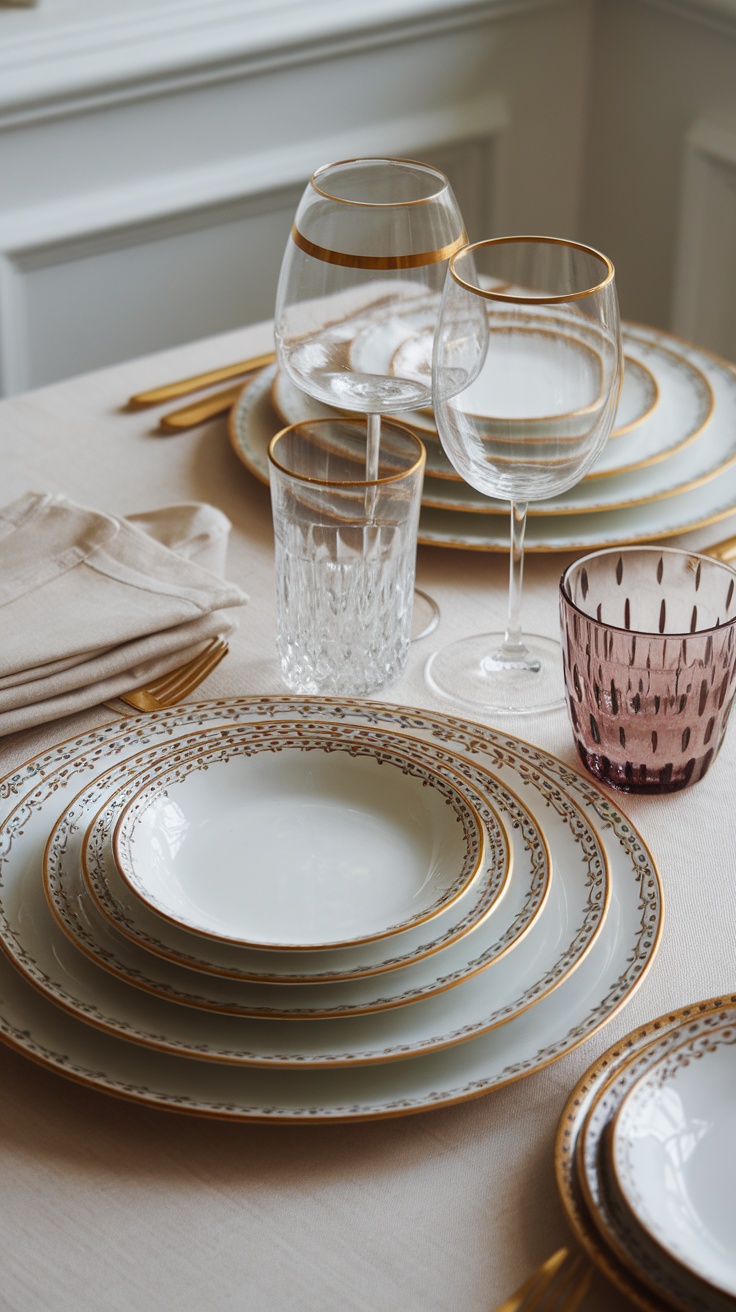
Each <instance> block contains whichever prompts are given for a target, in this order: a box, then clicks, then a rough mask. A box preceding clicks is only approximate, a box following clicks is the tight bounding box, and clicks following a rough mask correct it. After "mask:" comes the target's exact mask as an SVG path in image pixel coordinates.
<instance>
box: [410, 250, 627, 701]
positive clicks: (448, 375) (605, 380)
mask: <svg viewBox="0 0 736 1312" xmlns="http://www.w3.org/2000/svg"><path fill="white" fill-rule="evenodd" d="M621 377H622V348H621V328H620V322H619V311H618V299H617V295H616V287H615V279H614V269H613V265H612V264H611V261H610V260H609V259H607V258H606V256H605V255H602V254H600V252H599V251H596V250H593V249H592V248H591V247H588V246H582V245H580V244H578V243H576V242H571V241H565V240H563V239H561V238H556V237H525V236H520V237H501V238H496V239H493V240H490V241H483V242H478V243H476V244H475V245H472V246H466V247H465V248H463V249H462V250H461V251H459V252H457V253H456V254H455V255H454V256H453V257H452V258H451V260H450V263H449V267H448V271H447V278H446V284H445V291H444V295H443V299H442V306H441V310H440V315H439V322H438V325H437V332H436V336H435V344H434V366H433V380H434V389H433V400H434V411H435V419H436V423H437V430H438V432H439V435H440V440H441V442H442V445H443V447H444V449H445V451H446V452H447V455H448V456H449V459H450V461H451V462H452V464H453V466H454V467H455V469H456V470H457V472H458V473H459V474H460V475H461V477H462V478H463V479H465V481H466V482H467V483H469V484H470V485H471V487H473V488H475V489H476V490H477V491H478V492H483V493H486V494H487V495H488V496H494V497H498V498H501V499H502V500H504V501H507V502H509V503H510V507H511V549H510V581H509V603H508V618H507V624H506V631H505V633H498V634H488V633H487V634H480V635H476V636H475V637H472V638H467V639H463V640H460V641H459V642H456V643H453V644H452V645H451V646H449V647H445V648H444V649H441V650H440V651H438V652H436V653H435V654H434V655H433V656H432V657H431V658H430V660H429V662H428V665H427V680H428V682H429V684H430V686H431V687H432V688H433V689H434V691H435V692H438V693H440V694H441V695H442V696H444V697H447V698H449V699H450V700H452V701H456V702H458V703H460V704H462V705H463V706H469V707H471V708H472V709H473V710H475V711H494V710H495V711H516V712H522V713H523V712H530V711H542V710H550V709H552V708H554V707H556V706H561V705H562V704H563V702H564V685H563V678H562V661H561V652H560V645H559V643H558V642H557V641H554V640H552V639H550V638H546V637H543V636H539V635H532V636H526V635H525V636H522V629H521V590H522V578H523V562H524V554H523V553H524V529H525V526H526V515H527V508H528V505H529V502H530V501H533V500H534V499H539V500H543V499H545V498H548V497H552V496H555V495H557V494H558V493H561V492H565V491H566V490H567V489H568V488H570V487H572V486H573V485H574V484H575V483H577V482H578V481H579V480H580V479H581V478H582V477H583V475H584V474H585V473H586V471H587V470H588V469H590V467H591V465H592V464H593V463H594V461H595V459H596V457H597V456H598V454H599V453H600V451H601V448H602V447H603V445H604V443H605V441H606V439H607V437H608V434H609V432H610V430H611V427H612V424H613V419H614V415H615V411H616V406H617V403H618V396H619V390H620V386H621Z"/></svg>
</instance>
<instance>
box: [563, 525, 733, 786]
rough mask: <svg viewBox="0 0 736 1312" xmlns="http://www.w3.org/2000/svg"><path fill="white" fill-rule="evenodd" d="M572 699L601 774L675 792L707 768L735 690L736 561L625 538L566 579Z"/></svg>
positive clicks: (592, 765)
mask: <svg viewBox="0 0 736 1312" xmlns="http://www.w3.org/2000/svg"><path fill="white" fill-rule="evenodd" d="M560 623H561V629H562V651H563V665H564V671H565V690H566V694H567V705H568V710H569V712H570V719H571V721H572V728H573V733H574V736H575V741H576V744H577V748H578V752H579V753H580V757H581V759H582V761H583V763H584V765H585V766H586V767H587V769H588V770H590V772H591V774H594V775H595V776H596V778H597V779H600V780H601V782H602V783H605V784H608V785H609V786H610V787H612V788H620V789H623V790H624V791H626V792H632V793H669V792H675V791H676V790H677V789H679V788H686V787H687V785H688V784H693V783H696V782H697V781H698V780H699V779H702V778H703V775H704V774H705V773H706V771H707V770H708V768H709V767H710V765H711V764H712V762H713V760H714V759H715V757H716V755H717V753H718V750H719V748H720V746H721V743H722V741H723V737H724V734H725V731H726V725H727V723H728V717H729V714H730V711H731V704H732V701H733V696H734V691H736V571H734V570H733V569H731V567H730V566H729V565H724V564H722V563H721V562H720V561H717V560H714V559H713V558H712V557H710V556H700V555H693V554H692V553H691V552H687V551H677V550H674V549H672V548H662V547H615V548H612V549H610V550H605V551H596V552H593V553H592V554H591V555H588V556H583V558H582V559H581V560H577V561H575V563H574V564H573V565H570V566H569V567H568V569H566V570H565V573H564V574H563V576H562V579H561V581H560Z"/></svg>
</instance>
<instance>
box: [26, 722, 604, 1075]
mask: <svg viewBox="0 0 736 1312" xmlns="http://www.w3.org/2000/svg"><path fill="white" fill-rule="evenodd" d="M324 719H325V720H327V717H326V716H325V717H324ZM329 727H330V726H329V721H328V722H327V728H329ZM350 730H351V726H350V725H348V724H345V723H341V725H340V733H341V736H342V738H343V741H344V742H345V743H347V736H348V735H349V733H350ZM259 731H260V733H262V734H264V735H266V736H267V737H269V739H270V738H271V737H272V736H273V734H274V733H278V735H279V737H280V738H281V740H282V742H284V743H286V742H287V741H289V740H291V739H293V737H294V736H295V734H298V733H300V732H301V733H305V734H306V735H307V736H308V737H310V738H313V736H314V733H315V731H316V724H315V721H313V720H306V719H303V720H301V721H300V722H299V724H295V722H294V721H293V720H283V721H279V722H277V723H276V722H273V721H271V722H266V723H263V724H261V726H260V729H259V727H257V726H256V724H255V723H254V722H253V721H251V722H250V723H249V725H248V735H247V736H249V737H250V739H251V741H255V739H256V737H257V735H258V733H259ZM149 733H150V735H151V737H152V738H154V740H155V738H156V724H155V721H154V720H151V721H150V722H149ZM232 733H233V728H232V725H231V726H229V727H228V735H232ZM353 733H354V738H355V741H356V742H360V743H361V745H365V744H370V743H371V741H372V740H374V739H375V742H376V743H378V744H380V743H384V742H385V734H386V727H385V726H377V727H375V728H371V727H369V726H367V725H365V724H359V725H357V726H354V727H353ZM194 737H195V738H196V737H197V735H196V734H195V735H194ZM200 742H201V739H200ZM182 745H183V744H182ZM142 747H143V744H142V743H141V745H140V747H139V751H138V753H136V755H134V756H133V757H129V758H126V759H125V761H124V762H122V763H121V764H120V767H119V772H118V773H119V777H120V778H121V779H122V778H125V777H127V776H128V775H129V774H130V775H133V774H135V772H136V770H137V769H138V764H139V760H140V754H141V750H142ZM432 747H433V751H434V752H436V753H437V754H438V756H439V757H440V758H441V756H442V745H441V744H439V743H435V744H433V745H432ZM103 759H104V753H103ZM464 769H465V773H466V775H467V777H468V778H469V779H470V782H471V783H472V782H473V770H474V767H473V763H472V761H470V760H469V761H468V762H467V764H466V765H465V767H464ZM493 770H494V773H495V774H497V776H498V777H499V778H500V780H501V782H502V783H506V784H507V785H508V786H510V785H511V784H512V783H513V784H517V785H519V786H520V785H521V782H522V780H521V775H520V773H519V772H517V770H516V768H515V765H514V763H513V762H512V761H509V760H507V761H504V760H503V759H502V758H501V757H500V756H499V757H497V758H496V759H494V761H493ZM83 772H84V763H82V768H81V769H80V771H79V774H80V775H81V774H83ZM95 778H96V776H95ZM525 782H526V785H527V786H526V790H525V794H526V795H525V799H524V800H525V806H526V808H527V809H528V810H529V811H530V812H531V814H532V815H533V816H534V817H535V818H536V819H537V820H539V819H540V817H542V818H543V823H544V828H545V832H546V834H547V836H548V842H549V846H550V852H551V858H552V866H553V877H552V881H551V888H550V894H549V896H548V898H547V901H546V904H545V906H544V908H543V910H542V912H541V914H540V915H539V917H538V918H537V919H536V920H535V921H534V923H533V925H532V927H531V929H530V931H529V934H528V935H526V936H525V937H524V938H523V939H522V941H521V942H519V943H518V945H517V946H516V947H515V949H514V951H513V952H510V953H508V954H507V955H504V956H501V957H500V958H498V959H497V960H495V961H493V962H491V963H490V964H489V965H488V966H486V967H485V968H484V969H483V970H482V972H480V973H479V972H478V971H477V970H476V971H474V972H473V973H471V974H470V975H468V976H467V978H465V979H462V980H461V981H460V982H459V983H456V984H455V985H454V987H452V988H446V989H445V990H444V991H443V992H441V993H435V992H433V993H431V995H430V996H427V997H423V996H422V995H421V993H420V995H419V997H418V998H417V999H416V1000H414V1001H413V1002H412V1005H411V1006H400V1007H394V1008H392V1009H390V1010H384V1011H381V1012H376V1013H375V1014H373V1013H369V1014H358V1015H355V1016H353V1015H351V1014H348V1015H346V1016H345V1015H337V1016H336V1017H333V1018H329V1019H322V1018H316V1017H314V1016H309V1017H308V1018H305V1017H301V1016H299V1017H297V1018H296V1019H294V1020H287V1019H286V1018H280V1017H279V1018H275V1019H274V1018H269V1019H266V1018H265V1017H258V1018H256V1019H249V1018H247V1017H241V1016H237V1015H236V1016H233V1015H229V1014H215V1013H211V1012H208V1013H206V1014H204V1013H203V1012H202V1011H201V1010H199V1009H196V1010H195V1009H194V1008H189V1007H186V1006H181V1005H179V1003H178V1002H176V1003H175V1002H172V1001H171V1000H169V999H168V998H162V997H153V996H151V995H149V994H146V993H143V992H142V991H140V990H139V989H138V988H135V987H131V986H130V985H129V984H127V983H125V982H124V981H123V980H121V979H119V978H116V977H115V976H113V975H111V974H110V973H108V972H106V971H104V970H101V969H100V968H99V967H97V966H96V965H95V964H94V962H92V961H90V960H89V958H88V957H86V956H82V955H80V954H79V953H77V952H76V951H75V950H74V948H73V946H72V945H71V943H70V942H69V940H68V938H67V937H66V935H64V934H62V933H61V932H60V930H59V929H58V926H57V924H56V922H55V920H54V918H53V917H52V915H51V913H50V911H49V908H48V904H47V902H46V900H45V898H44V891H43V886H42V882H41V881H39V879H38V877H37V870H38V867H39V864H40V863H42V860H43V842H44V838H45V837H46V835H47V833H48V822H49V821H50V820H52V819H53V814H54V811H53V808H54V807H55V804H56V798H55V788H54V784H55V775H54V773H53V772H51V774H50V775H49V777H48V778H47V779H45V780H44V782H43V783H42V784H41V785H40V786H39V787H38V788H37V789H36V790H34V791H33V792H32V793H31V794H29V796H28V797H27V798H26V799H25V801H24V804H23V805H21V806H20V807H17V808H15V809H14V810H13V811H12V812H11V814H10V816H9V817H8V818H7V819H6V820H5V821H4V822H3V823H0V845H1V846H0V943H1V944H2V946H3V948H4V950H5V951H6V952H7V953H8V954H9V955H10V956H11V957H12V959H13V961H14V963H15V965H16V966H17V968H18V969H19V970H21V971H22V972H24V973H25V974H26V975H27V977H28V979H29V980H30V981H31V982H32V983H34V984H35V986H36V987H37V988H38V989H40V990H41V991H43V992H45V993H46V994H47V995H48V996H49V997H50V998H51V999H52V1000H53V1001H54V1002H56V1003H57V1004H58V1005H59V1006H62V1007H64V1008H65V1009H66V1010H68V1011H71V1012H72V1013H73V1014H76V1015H79V1016H81V1017H82V1018H83V1019H84V1020H86V1021H87V1023H89V1024H91V1025H96V1026H98V1027H99V1028H100V1029H104V1030H106V1031H107V1032H109V1033H113V1034H117V1035H120V1036H124V1037H126V1038H129V1039H131V1040H134V1041H135V1042H137V1043H140V1044H142V1045H144V1046H149V1047H152V1048H159V1049H161V1050H165V1051H170V1052H175V1053H177V1054H178V1055H186V1056H193V1057H199V1058H200V1059H202V1060H206V1061H222V1062H231V1063H233V1064H245V1065H268V1066H287V1067H302V1068H307V1067H310V1068H312V1067H321V1066H343V1065H350V1064H356V1065H367V1064H371V1063H375V1062H387V1061H399V1060H404V1059H405V1058H406V1057H407V1056H409V1055H412V1054H414V1053H419V1052H429V1051H435V1050H440V1049H442V1048H447V1047H451V1046H454V1045H455V1044H458V1043H464V1042H467V1041H468V1040H469V1039H470V1038H472V1037H474V1036H475V1035H477V1034H480V1033H487V1032H489V1031H490V1030H491V1029H495V1028H497V1027H498V1026H500V1025H504V1024H508V1023H509V1021H510V1020H511V1019H513V1018H514V1017H515V1016H517V1015H520V1014H521V1013H522V1012H523V1011H526V1010H527V1009H529V1008H531V1007H533V1006H536V1005H539V1001H540V1000H541V999H542V998H543V997H544V996H545V995H547V994H549V993H551V992H552V991H554V990H555V989H557V988H558V987H559V986H560V985H561V984H562V982H563V981H564V979H565V978H566V977H567V976H568V975H569V974H571V973H572V972H573V971H577V970H579V969H580V966H581V963H582V962H583V961H584V960H585V957H586V956H587V954H588V953H589V951H590V950H591V948H592V946H593V944H594V943H595V941H596V938H597V937H598V936H599V934H600V933H601V932H602V929H603V926H604V924H605V916H606V911H607V908H608V903H609V898H610V878H609V869H608V860H607V855H606V853H605V851H604V849H603V847H602V840H601V839H599V837H598V836H597V834H596V833H595V831H594V830H593V828H592V825H591V823H590V822H589V821H588V819H587V818H586V817H585V815H584V814H583V812H582V808H580V807H577V806H576V805H575V804H574V803H573V801H572V800H571V799H570V797H569V795H568V794H567V793H566V792H565V791H563V790H562V789H560V788H559V787H556V788H552V787H550V785H549V784H547V783H546V782H545V778H544V776H543V775H541V774H538V773H536V772H528V777H527V779H526V781H525ZM105 786H110V787H112V788H114V786H115V777H114V775H111V774H108V776H107V778H106V781H105ZM79 813H80V815H81V822H80V824H79V833H80V834H81V832H83V829H84V822H83V821H84V815H85V799H84V797H83V796H82V797H80V799H79ZM74 828H75V826H74V824H73V823H72V824H70V825H67V826H66V828H65V831H64V841H63V842H62V843H61V844H59V845H58V856H59V858H61V857H62V855H63V853H64V851H65V848H68V849H69V852H70V856H71V859H72V860H75V859H76V853H75V851H74V850H73V849H74V844H75V836H74V834H73V832H72V830H73V829H74ZM52 842H53V840H52V839H49V840H48V841H47V844H46V847H47V853H46V860H47V868H48V869H49V877H48V879H47V883H50V881H51V876H52V871H51V867H50V861H49V857H50V853H51V846H52ZM491 932H492V931H491ZM461 942H462V949H464V948H465V946H466V944H465V942H464V940H462V941H461ZM474 942H475V935H473V936H472V938H470V939H469V943H468V947H469V950H470V951H471V952H472V950H473V944H474ZM481 955H482V949H481ZM466 969H467V967H466Z"/></svg>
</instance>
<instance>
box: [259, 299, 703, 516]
mask: <svg viewBox="0 0 736 1312" xmlns="http://www.w3.org/2000/svg"><path fill="white" fill-rule="evenodd" d="M549 337H550V333H549V325H548V320H547V319H544V320H542V319H540V332H539V341H540V342H545V341H547V340H548V338H549ZM571 340H572V341H573V342H574V341H575V340H576V339H575V337H574V336H572V337H571ZM624 343H625V348H626V353H625V356H624V378H623V384H622V389H621V398H620V401H619V407H618V412H617V414H618V415H619V416H620V420H621V423H620V424H619V425H618V426H616V427H614V429H613V431H612V434H611V438H610V439H609V441H608V442H607V443H606V446H605V447H604V449H603V451H602V452H601V454H600V456H599V458H598V460H597V462H596V464H595V466H594V468H593V469H592V470H591V471H590V472H589V473H588V474H587V475H586V477H585V479H584V480H583V483H584V484H586V483H588V482H590V481H595V480H598V479H606V480H608V479H610V478H611V477H613V476H618V475H623V474H630V473H631V472H633V471H635V470H640V469H646V468H648V467H649V466H651V465H654V464H657V463H659V462H661V461H663V460H668V459H670V458H671V457H672V456H674V455H676V454H677V453H678V452H682V451H683V450H684V449H685V448H686V447H688V446H689V445H690V444H691V443H692V442H694V441H695V439H696V438H697V437H698V436H699V435H700V434H701V433H702V432H703V431H704V429H705V428H706V426H707V424H708V422H709V420H710V418H711V415H712V411H713V406H714V395H713V388H712V386H711V383H710V381H709V379H708V377H707V375H706V373H705V372H704V370H703V368H702V367H700V366H699V365H698V363H696V361H695V360H691V359H689V358H687V356H686V355H685V354H684V353H683V346H682V344H680V343H678V342H677V341H676V339H674V338H671V337H670V336H668V335H664V334H661V333H658V332H657V333H653V332H652V331H651V330H648V329H644V328H640V327H638V326H635V325H625V326H624ZM580 346H581V349H584V350H585V352H588V353H589V346H588V344H587V342H583V343H581V344H580ZM543 363H544V360H543V358H541V359H540V375H541V376H544V375H545V371H544V370H543V369H542V368H541V366H542V365H543ZM268 376H269V377H271V378H272V383H271V400H272V404H273V407H274V410H275V411H276V413H277V415H278V417H279V420H280V421H281V422H282V423H283V424H286V423H297V422H300V421H301V420H304V419H314V418H319V417H321V416H323V415H324V414H325V413H327V412H328V411H329V412H330V413H331V414H334V415H337V414H338V412H337V411H330V410H329V407H327V409H326V408H325V407H324V405H323V404H322V403H321V402H318V401H315V400H314V399H313V398H312V397H309V396H307V395H306V394H305V393H304V392H302V391H300V390H299V388H297V387H296V386H295V384H294V383H293V382H292V381H291V380H290V379H289V377H288V376H287V375H286V374H285V373H283V372H282V371H279V370H277V369H276V367H275V366H274V367H273V368H272V369H271V370H270V372H269V375H268ZM592 385H593V384H592V382H591V386H592ZM471 391H472V389H471ZM469 404H470V402H469ZM539 404H540V406H541V408H542V409H543V408H544V406H543V403H542V398H540V402H539ZM393 418H395V419H397V420H399V421H401V422H403V423H406V424H409V425H410V426H411V427H414V428H416V430H417V431H418V432H419V434H420V436H421V437H423V439H424V441H425V445H426V447H427V482H426V484H425V497H424V500H425V503H426V504H428V505H429V504H432V505H438V506H442V505H445V506H446V507H447V508H451V505H452V503H451V500H450V497H451V489H450V488H449V487H443V486H442V484H440V485H439V486H436V485H435V482H434V480H436V479H440V480H445V481H446V480H450V481H451V482H454V483H456V484H459V486H460V489H461V490H458V489H457V488H456V489H455V490H454V496H455V498H456V499H457V497H458V496H460V497H463V498H464V500H465V503H466V506H465V508H467V509H470V510H476V511H478V510H482V509H483V508H484V507H487V504H488V500H489V499H488V498H486V497H484V496H482V495H480V494H479V493H476V492H475V491H474V490H473V489H471V488H466V490H465V491H464V492H463V491H462V489H463V488H465V486H466V485H465V484H464V483H463V480H462V479H461V478H460V475H459V474H457V472H456V471H455V470H454V469H453V466H452V465H451V464H450V461H449V460H448V458H447V456H446V455H445V453H444V451H443V449H442V446H441V444H440V442H439V438H438V436H437V431H436V429H435V428H434V426H433V420H432V419H431V417H430V418H429V419H428V417H427V415H426V414H425V413H424V412H421V411H411V412H408V413H407V414H404V415H394V416H393ZM477 422H478V423H479V424H480V425H481V426H482V424H483V421H482V420H481V419H478V421H477ZM555 422H557V421H555ZM489 423H490V421H489ZM506 423H507V421H504V431H505V426H506ZM533 423H535V424H536V427H537V428H539V429H540V437H539V439H538V441H540V442H545V443H546V442H547V440H548V437H549V432H548V426H547V425H546V424H545V423H542V422H541V421H533ZM524 431H525V441H526V442H528V443H531V444H534V442H535V440H537V439H535V438H534V436H533V431H532V430H531V427H530V424H529V423H527V422H526V421H525V430H524ZM614 437H615V438H616V439H617V440H616V441H614V440H613V438H614ZM494 449H496V450H498V439H496V444H495V448H494ZM512 456H513V451H512V450H510V451H509V457H510V458H511V457H512ZM537 459H541V457H537ZM627 482H628V483H630V482H631V480H627ZM662 485H663V482H662V480H661V479H660V480H655V482H654V486H655V488H656V489H657V490H659V488H660V487H661V486H662ZM602 488H605V489H607V493H606V497H605V499H604V498H603V497H602V495H598V497H597V498H596V494H595V491H594V490H593V489H587V494H586V495H587V498H588V500H589V501H591V502H592V503H594V504H599V503H604V504H605V505H606V506H608V507H609V508H610V507H611V506H612V505H613V504H614V501H615V498H614V496H613V495H612V492H613V491H614V484H611V483H609V482H606V483H605V484H603V485H602ZM578 495H579V494H578ZM616 504H618V502H616ZM542 505H544V506H549V507H552V508H553V510H554V513H563V512H564V510H565V507H566V498H565V497H564V496H561V497H553V498H551V499H550V501H549V502H545V503H533V506H532V513H541V510H540V506H542ZM549 513H552V511H550V512H549Z"/></svg>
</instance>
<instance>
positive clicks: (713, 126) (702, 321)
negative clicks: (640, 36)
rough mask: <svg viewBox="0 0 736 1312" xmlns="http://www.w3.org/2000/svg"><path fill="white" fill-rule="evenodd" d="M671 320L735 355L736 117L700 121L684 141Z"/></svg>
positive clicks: (699, 339)
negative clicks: (727, 121) (726, 122)
mask: <svg viewBox="0 0 736 1312" xmlns="http://www.w3.org/2000/svg"><path fill="white" fill-rule="evenodd" d="M684 154H685V159H684V164H683V174H682V178H683V181H682V201H681V211H680V229H679V233H680V235H679V243H678V251H677V264H676V268H675V285H674V297H673V312H672V324H673V327H674V330H675V332H677V333H679V334H680V335H681V336H683V337H687V338H688V339H689V340H691V341H695V342H698V343H699V344H700V345H701V346H706V347H708V348H709V349H710V350H712V351H716V352H717V353H719V354H721V355H724V356H726V358H727V359H729V360H736V295H734V293H733V290H732V289H733V288H734V287H736V120H734V122H733V124H732V125H731V126H726V125H724V124H722V123H713V122H709V121H708V120H701V121H700V122H698V123H696V124H694V126H693V128H692V130H691V131H690V132H689V134H688V136H687V139H686V142H685V152H684Z"/></svg>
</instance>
